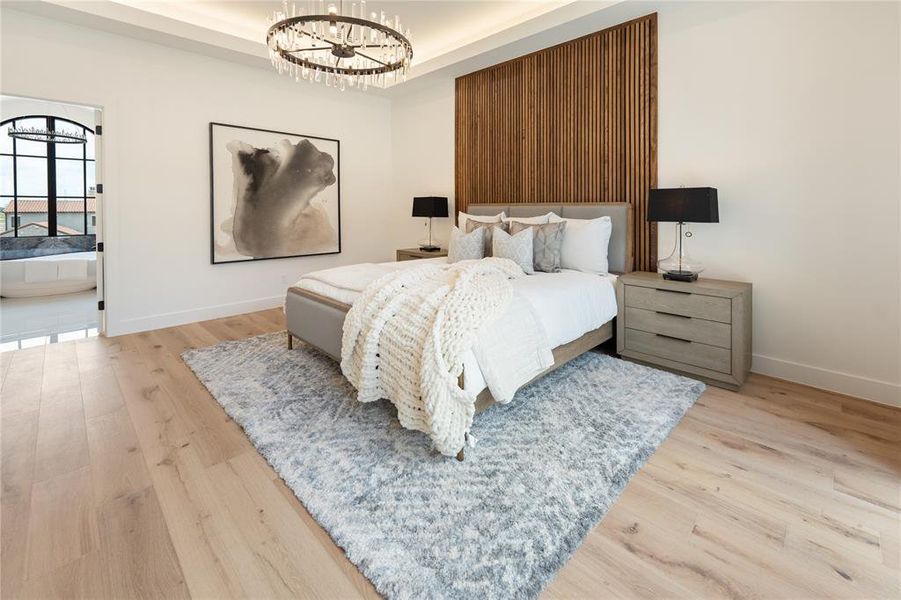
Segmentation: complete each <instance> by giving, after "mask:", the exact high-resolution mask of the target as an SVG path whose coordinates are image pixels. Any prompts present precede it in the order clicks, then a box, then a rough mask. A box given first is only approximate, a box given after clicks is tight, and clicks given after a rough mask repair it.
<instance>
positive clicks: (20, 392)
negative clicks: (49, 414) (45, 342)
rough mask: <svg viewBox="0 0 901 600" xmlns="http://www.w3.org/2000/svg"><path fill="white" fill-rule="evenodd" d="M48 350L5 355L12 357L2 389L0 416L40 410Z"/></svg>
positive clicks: (36, 349) (19, 351) (24, 351)
mask: <svg viewBox="0 0 901 600" xmlns="http://www.w3.org/2000/svg"><path fill="white" fill-rule="evenodd" d="M46 348H47V347H46V346H36V347H34V348H27V349H25V350H18V351H16V352H9V353H4V354H6V355H8V356H10V359H9V368H8V369H7V373H6V377H5V378H4V380H3V387H2V389H0V414H2V415H3V416H4V417H5V416H8V415H13V414H15V413H19V412H31V411H36V410H38V409H39V408H40V406H41V383H42V381H43V377H44V355H45V352H46Z"/></svg>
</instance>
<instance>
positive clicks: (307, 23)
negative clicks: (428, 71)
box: [266, 0, 413, 91]
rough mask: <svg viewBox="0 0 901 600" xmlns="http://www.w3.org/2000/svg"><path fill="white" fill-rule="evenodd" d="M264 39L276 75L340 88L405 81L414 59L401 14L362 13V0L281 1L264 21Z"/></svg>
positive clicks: (364, 11)
mask: <svg viewBox="0 0 901 600" xmlns="http://www.w3.org/2000/svg"><path fill="white" fill-rule="evenodd" d="M348 5H349V9H350V10H349V11H348V10H347V9H348ZM304 6H305V7H306V8H304ZM402 31H403V32H404V33H401V32H402ZM266 44H267V45H268V46H269V58H270V60H271V61H272V66H273V67H275V68H276V69H278V72H279V74H282V75H287V76H288V77H292V78H294V80H295V81H300V80H302V79H303V80H307V81H309V82H310V83H313V82H324V83H325V85H327V86H330V87H334V88H335V89H338V90H341V91H344V90H345V89H347V87H348V86H350V87H354V86H356V87H359V88H362V89H364V90H365V89H366V88H368V87H369V86H370V85H372V86H376V87H386V86H387V85H388V84H391V83H395V82H397V81H398V80H399V79H403V80H404V81H406V79H407V73H408V72H409V70H410V61H411V60H412V59H413V46H412V45H411V44H410V30H409V29H407V30H406V31H404V30H403V29H402V27H401V22H400V17H398V16H395V17H394V18H393V19H386V17H385V12H384V11H381V12H380V13H378V14H376V13H375V12H371V13H368V14H367V8H366V0H360V2H353V3H346V2H343V1H341V2H337V3H332V4H327V3H326V2H323V1H322V0H313V1H312V2H302V3H300V5H298V4H291V6H290V12H289V6H288V3H287V2H285V3H284V5H283V9H282V10H281V11H277V12H276V13H275V14H274V15H272V17H271V18H270V20H269V30H268V31H267V32H266Z"/></svg>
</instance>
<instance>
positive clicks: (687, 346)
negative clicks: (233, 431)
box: [624, 327, 732, 373]
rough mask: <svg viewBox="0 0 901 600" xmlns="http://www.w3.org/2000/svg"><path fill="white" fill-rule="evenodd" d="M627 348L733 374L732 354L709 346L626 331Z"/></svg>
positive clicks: (631, 330)
mask: <svg viewBox="0 0 901 600" xmlns="http://www.w3.org/2000/svg"><path fill="white" fill-rule="evenodd" d="M624 341H625V348H626V350H632V351H634V352H641V353H642V354H648V355H650V356H658V357H660V358H666V359H669V360H673V361H677V362H681V363H685V364H687V365H692V366H695V367H701V368H704V369H710V370H712V371H718V372H720V373H731V372H732V352H731V351H730V350H727V349H725V348H718V347H716V346H711V345H709V344H701V343H699V342H692V341H689V340H683V339H678V338H675V337H668V336H665V335H661V334H658V333H648V332H646V331H638V330H637V329H629V328H628V327H627V328H626V330H625V340H624Z"/></svg>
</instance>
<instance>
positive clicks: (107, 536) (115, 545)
mask: <svg viewBox="0 0 901 600" xmlns="http://www.w3.org/2000/svg"><path fill="white" fill-rule="evenodd" d="M98 524H99V535H100V548H101V556H102V557H103V564H104V567H105V568H106V573H107V578H108V580H109V583H108V585H109V595H110V596H111V597H113V598H167V599H173V600H175V599H178V598H189V597H190V595H189V593H188V588H187V586H186V585H185V580H184V576H183V575H182V572H181V566H180V565H179V562H178V558H177V557H176V555H175V549H174V548H173V547H172V541H171V540H170V538H169V530H168V529H167V527H166V522H165V520H164V518H163V513H162V510H161V509H160V506H159V503H158V502H157V498H156V494H155V493H154V490H153V488H146V489H143V490H141V491H138V492H133V493H130V494H126V495H124V496H120V497H118V498H116V499H114V500H112V501H110V502H107V503H106V504H104V505H103V506H102V507H100V509H99V515H98ZM143 565H153V568H152V569H151V568H142V566H143Z"/></svg>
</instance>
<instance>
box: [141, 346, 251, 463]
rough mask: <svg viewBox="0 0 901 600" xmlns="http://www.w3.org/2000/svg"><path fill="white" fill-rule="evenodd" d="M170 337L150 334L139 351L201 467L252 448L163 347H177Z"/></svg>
mask: <svg viewBox="0 0 901 600" xmlns="http://www.w3.org/2000/svg"><path fill="white" fill-rule="evenodd" d="M171 337H172V336H171V335H168V336H167V335H165V334H164V333H157V332H154V333H152V334H149V335H147V336H146V337H145V338H143V343H142V344H141V347H140V350H141V354H142V355H143V357H144V359H145V362H146V364H147V365H149V366H150V367H151V368H152V370H151V374H152V377H153V379H154V381H155V382H156V383H157V384H158V385H159V386H160V387H161V388H162V389H163V390H165V391H166V393H167V394H168V395H169V397H170V398H171V399H172V406H173V407H174V408H175V410H176V412H177V413H178V416H179V418H180V419H181V421H182V422H183V423H185V425H186V427H187V428H188V435H189V437H190V439H191V442H192V443H193V445H194V446H193V447H194V450H195V452H197V454H198V456H199V457H200V460H201V461H202V462H203V464H205V465H214V464H217V463H220V462H223V461H225V460H228V459H229V458H231V457H233V456H237V455H238V454H241V453H243V452H246V451H247V450H250V449H251V448H252V446H251V445H250V444H249V443H248V441H247V437H246V436H245V435H244V432H243V431H242V430H241V428H240V427H239V426H238V425H237V424H236V423H235V422H234V421H233V420H232V419H231V418H230V417H229V416H228V415H227V414H226V412H225V410H224V409H223V408H222V407H221V406H220V405H219V403H217V402H216V401H215V400H213V399H212V398H211V397H210V396H209V393H208V392H207V391H206V388H204V387H203V384H201V383H200V381H198V380H197V378H196V377H195V376H194V374H193V372H191V370H190V369H188V368H187V366H186V365H185V364H184V362H183V361H182V360H181V358H180V356H179V354H173V353H172V352H170V351H169V350H168V348H167V344H171V345H175V346H176V347H177V346H178V345H179V343H178V340H172V339H171Z"/></svg>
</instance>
